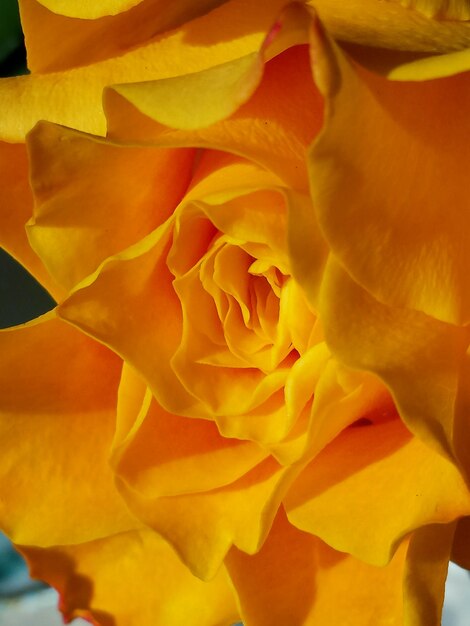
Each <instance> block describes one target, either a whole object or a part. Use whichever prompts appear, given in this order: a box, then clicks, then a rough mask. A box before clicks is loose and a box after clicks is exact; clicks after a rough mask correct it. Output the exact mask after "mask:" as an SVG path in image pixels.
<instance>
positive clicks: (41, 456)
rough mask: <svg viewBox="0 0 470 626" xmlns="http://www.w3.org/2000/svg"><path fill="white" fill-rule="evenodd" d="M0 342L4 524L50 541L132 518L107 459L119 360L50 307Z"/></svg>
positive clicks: (121, 526) (15, 534)
mask: <svg viewBox="0 0 470 626" xmlns="http://www.w3.org/2000/svg"><path fill="white" fill-rule="evenodd" d="M0 347H1V350H2V360H1V376H0V385H1V393H0V396H1V400H0V429H1V435H0V436H1V441H2V460H1V467H0V489H1V492H2V497H1V500H0V517H1V522H0V523H1V526H2V528H3V530H4V531H6V532H7V533H8V534H9V535H10V536H11V537H12V538H13V539H14V540H15V541H16V542H18V543H24V544H33V545H38V546H50V545H53V544H61V543H74V542H82V541H89V540H93V539H96V538H100V537H104V536H107V535H110V534H113V533H117V532H122V531H124V530H128V529H130V528H135V527H136V526H139V525H140V524H139V523H138V522H137V521H136V520H134V519H133V518H132V516H131V515H130V514H129V512H128V510H127V508H126V506H125V505H124V503H123V502H122V500H121V498H120V497H119V494H118V492H117V490H116V488H115V487H114V482H113V474H112V472H111V469H110V468H109V466H108V456H109V451H110V448H111V443H112V438H113V433H114V422H115V411H116V392H117V385H118V384H119V375H120V371H121V368H122V363H121V362H120V359H119V358H117V357H116V356H115V355H114V354H112V353H111V352H110V351H108V350H107V349H106V348H103V347H102V346H100V345H98V344H97V343H96V342H94V341H92V340H91V339H89V338H87V337H86V336H85V335H83V334H82V333H79V332H77V331H76V330H74V329H73V328H72V327H71V326H69V325H67V324H64V322H62V321H60V320H58V319H56V318H55V317H54V315H53V314H47V315H46V316H45V317H42V318H39V319H38V320H36V321H34V322H31V323H30V324H28V325H26V326H24V327H18V328H13V329H7V330H3V331H2V332H1V333H0Z"/></svg>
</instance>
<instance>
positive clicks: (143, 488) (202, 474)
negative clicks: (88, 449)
mask: <svg viewBox="0 0 470 626" xmlns="http://www.w3.org/2000/svg"><path fill="white" fill-rule="evenodd" d="M128 384H129V383H128V382H126V380H125V379H124V380H123V381H121V388H120V397H122V394H123V393H125V392H126V390H125V389H123V386H126V385H128ZM131 384H132V383H131ZM129 413H131V415H129ZM118 417H119V422H118V424H117V431H118V432H119V438H118V437H116V438H115V440H114V451H113V455H112V465H113V467H114V469H115V472H116V473H117V475H119V476H120V478H121V479H122V480H123V481H124V482H126V484H127V485H128V486H129V488H132V489H134V490H135V491H137V492H139V493H140V494H142V495H143V496H145V497H147V498H156V497H160V496H174V495H181V494H189V493H197V492H201V491H208V490H211V489H215V488H217V487H221V486H223V485H227V484H230V483H232V482H234V481H235V480H236V479H238V478H240V477H241V476H243V475H244V474H246V473H247V472H248V471H250V470H251V469H252V468H253V467H255V466H256V465H258V463H260V462H261V461H262V460H263V459H264V458H266V456H267V453H266V452H264V451H263V450H262V449H261V448H259V447H258V446H255V445H254V444H252V443H249V442H244V441H240V440H237V439H226V438H224V437H222V436H221V435H220V433H219V432H218V430H217V427H216V425H215V424H214V423H213V422H212V421H207V420H202V419H190V418H185V417H179V416H177V415H172V414H170V413H167V412H166V411H165V410H164V409H163V408H162V407H160V406H159V405H158V404H157V402H156V401H155V400H154V399H152V397H151V396H150V395H147V394H144V397H143V398H142V397H141V398H137V401H134V403H133V406H129V405H128V404H127V406H126V407H122V408H121V410H120V411H119V412H118ZM123 421H125V422H126V423H127V424H128V427H127V428H126V427H125V426H123V425H122V422H123ZM129 427H130V428H129Z"/></svg>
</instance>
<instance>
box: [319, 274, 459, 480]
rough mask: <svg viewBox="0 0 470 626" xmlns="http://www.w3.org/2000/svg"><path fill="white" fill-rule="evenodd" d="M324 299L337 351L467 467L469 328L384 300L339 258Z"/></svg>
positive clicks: (417, 429) (429, 439)
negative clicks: (378, 382)
mask: <svg viewBox="0 0 470 626" xmlns="http://www.w3.org/2000/svg"><path fill="white" fill-rule="evenodd" d="M320 302H321V306H320V309H321V312H320V314H321V319H322V320H323V322H324V330H325V337H326V339H327V342H328V345H329V346H330V348H331V350H332V352H333V354H335V355H336V356H337V357H338V358H339V359H340V360H341V361H342V362H343V363H346V364H347V365H349V366H350V367H353V368H359V369H365V370H369V371H373V372H375V373H376V374H377V375H378V376H379V377H380V378H382V379H383V380H384V382H385V383H386V384H387V386H388V387H389V388H390V390H391V392H392V394H393V396H394V399H395V402H396V405H397V408H398V410H399V412H400V415H401V417H402V418H403V419H404V421H405V422H406V424H407V425H408V427H409V428H410V429H411V431H412V432H413V433H415V434H416V435H417V436H418V437H420V438H422V439H423V440H424V441H426V443H427V444H428V445H430V446H432V447H433V448H434V449H436V450H438V451H439V452H440V453H441V454H444V455H446V456H447V457H448V458H454V459H455V458H456V457H457V458H458V460H459V461H460V462H462V463H463V464H465V465H466V467H467V471H468V449H469V448H468V444H469V440H468V436H469V434H468V429H467V428H466V426H465V424H466V423H467V417H466V415H467V408H466V407H467V406H468V399H467V400H466V399H465V397H463V396H462V393H463V391H462V389H465V387H466V385H468V357H467V356H466V350H467V347H468V344H469V333H468V330H467V329H466V328H461V327H457V326H452V325H450V324H445V323H444V322H439V321H437V320H433V319H432V318H430V317H428V316H426V315H424V314H422V313H419V312H417V311H407V310H405V309H399V308H393V307H387V306H385V305H383V304H380V303H379V302H377V300H375V299H374V298H372V297H371V296H370V295H369V294H367V293H366V292H365V291H364V290H363V289H361V288H360V287H359V286H358V285H357V284H356V283H355V282H354V281H353V280H351V278H350V277H349V276H348V275H347V274H346V272H344V271H343V270H342V269H341V268H340V267H339V266H338V265H337V264H335V263H334V262H330V263H329V265H328V269H327V271H326V273H325V277H324V285H323V291H322V294H321V298H320ZM461 388H462V389H461Z"/></svg>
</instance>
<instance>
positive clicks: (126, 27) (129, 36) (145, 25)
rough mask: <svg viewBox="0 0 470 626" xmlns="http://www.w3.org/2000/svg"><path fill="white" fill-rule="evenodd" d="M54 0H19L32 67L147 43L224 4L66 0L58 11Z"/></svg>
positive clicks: (55, 66) (72, 62) (44, 68)
mask: <svg viewBox="0 0 470 626" xmlns="http://www.w3.org/2000/svg"><path fill="white" fill-rule="evenodd" d="M49 2H50V4H49V6H50V8H51V9H52V11H51V10H49V9H47V8H46V6H47V4H46V2H42V3H41V2H40V1H38V0H20V9H21V23H22V26H23V30H24V33H25V40H26V49H27V50H28V67H29V68H30V70H31V71H32V72H34V73H36V72H56V71H60V70H64V69H68V68H70V67H76V66H80V65H89V64H90V63H95V62H96V61H101V60H104V59H108V58H110V57H117V56H121V55H122V54H123V53H124V52H127V51H128V50H130V49H132V48H136V47H138V46H143V45H146V44H147V43H148V42H150V41H152V40H154V39H155V38H156V36H157V35H158V34H159V33H162V32H164V31H168V30H169V29H173V28H175V27H177V26H181V25H182V24H184V23H185V22H188V21H189V20H193V19H194V18H197V17H198V16H201V15H203V14H204V13H207V12H208V11H210V10H211V9H213V8H214V7H217V6H218V5H220V4H223V0H200V1H198V2H197V3H194V2H191V0H179V1H178V2H171V3H168V2H163V0H122V2H121V4H124V2H126V3H127V4H128V5H131V3H132V4H133V5H135V6H133V7H132V8H130V9H129V10H128V9H126V10H123V11H121V12H119V11H118V10H119V3H116V2H114V1H113V0H108V2H106V3H102V2H99V3H97V2H90V3H86V4H85V3H82V2H75V3H74V4H73V5H72V3H70V2H68V1H67V0H63V2H62V3H61V5H62V6H61V7H60V10H57V11H56V12H53V11H54V7H53V6H52V3H53V2H54V4H56V2H55V1H54V0H49ZM43 5H44V6H43ZM263 6H264V9H263V7H260V9H259V10H258V14H260V15H262V13H263V10H264V13H266V14H267V15H268V16H269V15H270V13H271V8H270V7H269V6H268V3H264V5H263ZM109 7H110V8H111V9H112V11H110V12H109V13H110V14H108V15H105V14H104V11H106V10H107V8H109ZM57 8H58V7H57ZM248 8H250V7H248ZM80 11H86V12H87V15H78V13H79V12H80ZM92 11H94V12H95V13H98V12H100V13H101V16H98V15H95V16H92V15H91V12H92ZM61 13H63V14H61ZM72 13H73V15H72ZM111 13H112V15H111ZM92 17H93V19H91V18H92ZM77 18H78V19H77ZM269 19H270V18H268V21H269ZM210 23H212V22H210ZM208 30H209V31H210V27H209V29H208ZM208 34H209V32H208Z"/></svg>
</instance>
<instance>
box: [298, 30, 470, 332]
mask: <svg viewBox="0 0 470 626" xmlns="http://www.w3.org/2000/svg"><path fill="white" fill-rule="evenodd" d="M314 46H316V47H314V50H313V63H314V65H315V63H316V69H315V75H316V78H317V82H318V85H319V89H320V90H321V91H322V93H323V94H324V96H325V99H326V102H327V105H326V106H327V111H328V112H327V115H326V121H325V127H324V129H323V131H322V133H321V135H320V136H319V138H318V141H317V142H316V143H315V144H314V145H313V147H312V149H311V152H310V155H309V164H310V180H311V187H312V196H313V204H314V207H315V209H316V212H317V215H318V219H319V223H320V226H321V228H322V231H323V233H324V235H325V237H326V239H327V241H328V243H329V245H330V247H331V250H332V252H333V254H334V255H335V256H336V257H337V258H338V260H339V261H340V263H341V264H342V265H343V266H344V267H345V268H346V269H347V271H348V273H350V274H351V275H352V277H353V278H354V279H355V280H356V281H357V282H358V283H359V284H360V285H361V286H362V287H364V288H365V289H366V290H367V291H369V292H370V293H372V294H373V295H374V296H375V297H376V298H377V299H378V300H379V301H381V302H384V303H386V304H389V305H393V306H396V307H399V308H412V309H417V310H420V311H423V312H424V313H427V314H428V315H431V316H433V317H435V318H437V319H441V320H443V321H447V322H450V323H459V324H460V323H464V322H466V321H468V320H469V319H470V296H469V295H468V289H467V288H466V284H467V277H468V274H469V272H470V235H469V229H468V228H467V221H466V209H465V207H466V206H467V195H466V193H465V189H464V186H463V185H462V184H461V181H462V180H464V179H465V176H466V171H467V167H466V164H467V162H468V160H469V159H470V148H469V145H468V142H466V141H465V133H464V132H462V129H463V128H465V127H466V124H467V119H466V116H465V114H464V113H463V112H464V111H465V110H466V109H467V108H468V107H469V106H470V74H469V73H468V72H466V73H462V74H456V75H454V76H448V77H446V78H441V79H439V80H429V81H421V80H418V82H412V81H410V80H408V81H406V82H403V81H397V80H395V81H390V80H386V79H385V78H383V77H380V76H378V75H376V74H373V73H369V72H367V71H364V70H362V69H361V68H360V67H358V66H353V65H351V64H350V63H349V62H348V61H347V60H346V59H345V58H343V57H342V55H341V54H340V52H338V51H337V50H336V49H335V47H334V46H333V45H332V44H331V43H329V42H328V41H327V40H326V38H325V37H324V36H323V35H318V36H317V39H316V43H315V44H314ZM322 50H323V51H322ZM317 58H318V60H317V61H316V59H317ZM468 60H469V64H468V66H467V67H470V58H469V59H468ZM418 65H419V64H418ZM353 119H354V124H352V123H351V120H353ZM443 119H445V120H446V123H445V124H439V123H437V122H438V120H443ZM398 180H399V181H400V185H397V184H396V181H398Z"/></svg>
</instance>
